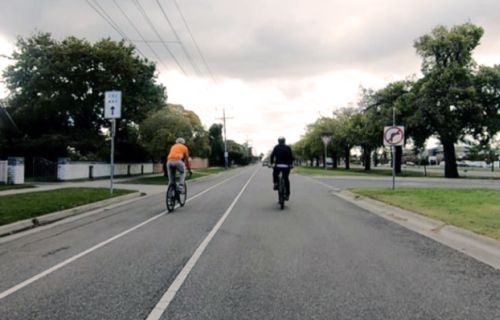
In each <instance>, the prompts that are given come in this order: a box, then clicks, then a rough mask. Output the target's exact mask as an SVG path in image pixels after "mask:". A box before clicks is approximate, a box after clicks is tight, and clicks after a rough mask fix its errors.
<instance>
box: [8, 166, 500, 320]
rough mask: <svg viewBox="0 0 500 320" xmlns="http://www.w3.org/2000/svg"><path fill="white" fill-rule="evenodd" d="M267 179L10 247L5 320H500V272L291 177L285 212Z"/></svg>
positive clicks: (240, 176) (146, 202)
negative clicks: (168, 208)
mask: <svg viewBox="0 0 500 320" xmlns="http://www.w3.org/2000/svg"><path fill="white" fill-rule="evenodd" d="M270 175H271V170H270V169H268V168H263V167H260V166H254V167H250V168H244V169H238V170H232V171H230V172H228V173H225V174H222V175H218V176H216V177H213V178H209V179H205V180H203V181H200V182H196V183H192V184H190V185H189V194H190V201H189V202H188V203H187V204H186V206H185V207H183V208H178V209H176V211H174V213H172V214H165V208H164V199H163V195H154V196H151V197H147V198H144V199H140V200H138V201H136V202H134V203H132V204H129V205H127V206H123V207H119V208H114V209H111V210H108V211H105V212H103V213H101V214H97V215H94V216H91V217H86V218H84V219H80V220H78V221H74V222H71V223H68V224H63V225H59V226H56V227H53V228H50V229H48V230H44V231H40V232H37V233H34V234H31V235H27V236H25V237H22V238H19V239H16V240H13V241H9V242H5V243H0V319H2V320H4V319H5V320H6V319H146V318H148V317H150V319H153V318H152V317H153V316H154V314H156V315H159V317H160V318H161V319H370V320H371V319H499V318H500V303H499V301H500V272H499V271H497V270H495V269H493V268H491V267H489V266H487V265H484V264H482V263H480V262H477V261H476V260H474V259H472V258H469V257H467V256H465V255H463V254H461V253H459V252H457V251H454V250H452V249H449V248H447V247H445V246H443V245H441V244H439V243H436V242H434V241H432V240H430V239H427V238H425V237H423V236H420V235H418V234H416V233H414V232H411V231H408V230H406V229H404V228H402V227H401V226H399V225H396V224H393V223H391V222H388V221H386V220H383V219H381V218H380V217H378V216H376V215H373V214H371V213H368V212H365V211H363V210H361V209H359V208H357V207H355V206H353V205H351V204H349V203H346V202H345V201H343V200H341V199H339V198H336V197H335V196H333V195H332V194H331V193H330V192H329V190H328V189H327V188H325V187H324V186H323V185H322V184H320V183H317V182H315V179H316V178H306V177H302V176H298V175H292V176H291V183H292V195H291V201H290V202H288V203H287V204H286V207H285V210H283V211H281V210H279V208H278V205H277V203H276V195H275V193H274V192H273V191H272V190H271V183H270ZM344 180H346V179H344ZM368 180H369V181H372V180H370V179H368ZM332 181H333V182H332ZM335 181H339V179H327V180H326V179H321V182H322V183H325V182H328V183H331V184H334V183H336V182H335ZM348 181H349V183H353V181H354V182H356V181H357V182H358V183H359V182H361V181H365V180H361V179H350V180H348ZM387 181H389V180H387ZM363 183H365V182H363ZM367 183H370V182H367ZM339 187H341V186H339ZM221 219H223V220H221ZM214 228H215V229H214ZM207 236H208V237H209V238H208V240H210V241H208V240H207ZM197 249H198V250H197ZM202 249H204V251H203V250H202ZM184 280H185V281H184ZM176 286H177V287H176ZM165 297H167V298H169V299H168V301H169V303H167V304H164V303H159V302H160V301H164V300H163V299H164V298H165ZM153 310H155V311H153Z"/></svg>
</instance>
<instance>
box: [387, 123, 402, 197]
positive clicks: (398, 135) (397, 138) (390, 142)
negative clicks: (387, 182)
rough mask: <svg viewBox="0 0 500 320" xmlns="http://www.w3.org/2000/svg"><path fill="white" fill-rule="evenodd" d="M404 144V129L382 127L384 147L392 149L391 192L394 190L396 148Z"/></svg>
mask: <svg viewBox="0 0 500 320" xmlns="http://www.w3.org/2000/svg"><path fill="white" fill-rule="evenodd" d="M404 143H405V127H403V126H396V125H393V126H387V127H384V146H390V147H392V190H394V189H395V188H396V146H403V145H404Z"/></svg>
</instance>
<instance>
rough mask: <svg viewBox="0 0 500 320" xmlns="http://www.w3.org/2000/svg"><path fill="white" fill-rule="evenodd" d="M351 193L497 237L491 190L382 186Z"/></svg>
mask: <svg viewBox="0 0 500 320" xmlns="http://www.w3.org/2000/svg"><path fill="white" fill-rule="evenodd" d="M352 191H353V192H355V193H357V194H360V195H363V196H366V197H369V198H373V199H376V200H379V201H383V202H386V203H388V204H391V205H394V206H398V207H401V208H404V209H407V210H410V211H414V212H417V213H420V214H423V215H425V216H428V217H431V218H435V219H438V220H441V221H443V222H445V223H447V224H450V225H454V226H457V227H460V228H464V229H468V230H471V231H473V232H476V233H478V234H482V235H485V236H488V237H491V238H494V239H497V240H500V191H498V190H491V189H448V188H447V189H444V188H404V189H403V188H400V189H397V190H395V191H393V190H391V189H381V188H362V189H353V190H352Z"/></svg>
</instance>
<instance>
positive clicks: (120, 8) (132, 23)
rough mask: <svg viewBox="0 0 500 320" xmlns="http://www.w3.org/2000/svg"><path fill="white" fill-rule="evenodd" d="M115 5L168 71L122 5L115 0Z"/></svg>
mask: <svg viewBox="0 0 500 320" xmlns="http://www.w3.org/2000/svg"><path fill="white" fill-rule="evenodd" d="M113 3H114V4H115V6H116V7H117V8H118V10H120V12H121V13H122V14H123V16H124V17H125V19H127V21H128V22H129V23H130V25H132V27H133V28H134V30H135V31H136V32H137V34H139V37H141V39H142V40H144V42H145V43H146V45H147V46H148V48H149V50H151V52H153V54H154V56H155V57H156V59H157V60H158V62H159V63H161V64H162V65H163V67H164V68H165V69H168V68H167V66H166V65H165V63H163V61H162V60H161V59H160V57H159V56H158V54H157V53H156V51H155V49H154V48H153V47H151V45H149V43H148V42H147V41H146V39H144V37H143V36H142V33H141V32H140V31H139V29H137V27H136V26H135V24H134V22H133V21H132V20H131V19H130V18H129V16H128V15H127V14H126V13H125V11H124V10H123V9H122V7H120V5H119V4H118V3H117V2H116V0H113Z"/></svg>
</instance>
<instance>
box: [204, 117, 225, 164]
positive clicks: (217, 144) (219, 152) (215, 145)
mask: <svg viewBox="0 0 500 320" xmlns="http://www.w3.org/2000/svg"><path fill="white" fill-rule="evenodd" d="M208 139H209V143H210V157H209V162H210V165H211V166H224V139H223V137H222V124H217V123H214V124H212V125H211V126H210V128H209V129H208Z"/></svg>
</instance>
